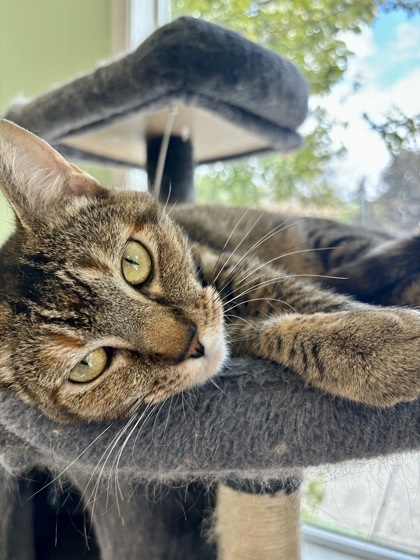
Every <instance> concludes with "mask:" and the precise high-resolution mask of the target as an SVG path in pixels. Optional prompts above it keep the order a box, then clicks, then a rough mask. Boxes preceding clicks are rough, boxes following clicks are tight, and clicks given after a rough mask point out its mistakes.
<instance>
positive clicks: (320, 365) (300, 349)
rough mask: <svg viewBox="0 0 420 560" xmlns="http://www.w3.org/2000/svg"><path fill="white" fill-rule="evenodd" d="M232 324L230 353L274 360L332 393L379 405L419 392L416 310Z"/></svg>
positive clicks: (419, 347) (365, 311)
mask: <svg viewBox="0 0 420 560" xmlns="http://www.w3.org/2000/svg"><path fill="white" fill-rule="evenodd" d="M235 326H236V328H234V329H232V331H231V332H232V334H231V336H232V338H233V340H234V344H233V347H234V350H235V353H242V352H247V353H250V354H253V355H255V356H258V357H261V358H266V359H269V360H273V361H276V362H278V363H280V364H282V365H283V366H286V367H289V368H290V369H292V370H293V371H294V372H295V373H297V374H298V375H299V376H300V377H301V378H303V379H304V380H305V381H306V382H308V383H310V384H311V385H313V386H315V387H318V388H320V389H322V390H323V391H326V392H328V393H330V394H332V395H336V396H340V397H343V398H347V399H350V400H352V401H356V402H362V403H366V404H368V405H372V406H379V407H383V406H391V405H393V404H395V403H397V402H400V401H409V400H413V399H415V398H417V397H419V396H420V313H419V312H416V311H411V310H407V309H398V308H384V309H379V308H365V309H356V310H352V311H339V312H334V313H314V314H312V315H301V314H293V313H290V314H286V315H278V316H273V317H272V318H270V319H268V320H263V321H261V320H257V321H255V320H252V319H251V320H247V323H244V322H242V321H238V323H237V324H236V325H235Z"/></svg>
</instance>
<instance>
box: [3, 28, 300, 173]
mask: <svg viewBox="0 0 420 560" xmlns="http://www.w3.org/2000/svg"><path fill="white" fill-rule="evenodd" d="M168 107H175V110H176V115H175V118H174V122H173V127H172V135H176V136H180V137H181V138H183V139H190V140H191V141H192V143H193V146H194V157H195V161H196V162H197V163H205V162H211V161H215V160H223V159H229V158H235V157H238V156H244V155H248V154H251V153H258V152H263V151H267V150H290V149H293V148H296V147H298V146H299V145H300V143H301V140H300V137H299V135H298V134H297V133H296V128H297V127H298V126H299V125H300V124H301V123H302V122H303V120H304V119H305V117H306V112H307V88H306V84H305V81H304V80H303V78H302V76H301V74H300V73H299V71H298V70H297V69H296V68H295V66H293V64H291V63H290V62H288V61H287V60H285V59H283V58H281V57H280V56H278V55H277V54H275V53H274V52H271V51H269V50H267V49H265V48H263V47H261V46H259V45H257V44H255V43H253V42H251V41H248V40H247V39H245V38H243V37H241V36H240V35H238V34H237V33H234V32H232V31H229V30H226V29H223V28H221V27H219V26H217V25H214V24H211V23H208V22H205V21H202V20H198V19H194V18H189V17H184V18H180V19H178V20H176V21H174V22H172V23H170V24H168V25H166V26H164V27H162V28H160V29H158V30H157V31H156V32H155V33H153V35H151V36H150V37H149V38H148V39H147V40H146V41H145V42H144V43H142V44H141V45H140V46H139V47H138V48H137V49H136V50H135V51H134V52H132V53H130V54H128V55H126V56H124V57H123V58H120V59H119V60H117V61H115V62H112V63H110V64H107V65H103V66H100V67H99V68H98V69H96V70H95V71H94V72H92V73H90V74H87V75H84V76H82V77H80V78H77V79H75V80H73V81H71V82H69V83H67V84H65V85H62V86H59V87H57V88H55V89H53V90H51V91H49V92H47V93H45V94H43V95H41V96H39V97H36V98H34V99H32V100H30V101H27V102H22V103H16V104H15V105H13V106H12V107H10V109H9V110H8V112H7V113H6V115H5V118H7V119H10V120H11V121H14V122H16V123H17V124H19V125H21V126H23V127H24V128H27V129H29V130H31V131H32V132H35V133H36V134H38V135H39V136H41V137H42V138H44V139H45V140H47V141H48V142H50V143H51V144H53V145H54V146H55V147H58V149H60V150H61V151H62V152H64V153H66V155H68V156H70V157H76V158H78V159H90V160H94V161H100V162H103V163H110V164H120V165H126V166H131V167H145V166H146V151H147V150H146V143H147V139H149V138H153V137H157V136H161V135H162V134H163V131H164V129H165V126H166V122H167V120H168V119H167V116H168Z"/></svg>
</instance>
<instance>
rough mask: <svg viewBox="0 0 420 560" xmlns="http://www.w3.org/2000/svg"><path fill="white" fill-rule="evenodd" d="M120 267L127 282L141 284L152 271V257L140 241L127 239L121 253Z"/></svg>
mask: <svg viewBox="0 0 420 560" xmlns="http://www.w3.org/2000/svg"><path fill="white" fill-rule="evenodd" d="M121 267H122V273H123V276H124V278H125V279H126V281H127V282H128V283H129V284H133V285H138V284H143V283H144V282H146V280H147V279H148V278H149V276H150V274H151V273H152V259H151V258H150V254H149V252H148V251H147V249H146V248H145V247H144V246H143V245H142V244H141V243H138V242H137V241H129V242H128V243H127V245H126V246H125V248H124V252H123V254H122V259H121Z"/></svg>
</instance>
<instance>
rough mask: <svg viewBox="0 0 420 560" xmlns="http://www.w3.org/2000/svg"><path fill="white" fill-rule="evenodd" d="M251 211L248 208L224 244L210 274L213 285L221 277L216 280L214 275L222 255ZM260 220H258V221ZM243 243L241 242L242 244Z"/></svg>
mask: <svg viewBox="0 0 420 560" xmlns="http://www.w3.org/2000/svg"><path fill="white" fill-rule="evenodd" d="M249 210H250V209H249V208H247V209H246V210H245V212H244V213H243V214H242V216H241V217H240V218H239V220H238V221H237V222H236V225H235V227H234V228H233V229H232V231H231V232H230V234H229V236H228V238H227V239H226V241H225V243H224V245H223V247H222V249H221V250H220V253H219V256H218V258H217V261H216V264H215V265H214V267H213V270H212V271H211V273H210V278H212V282H213V283H214V282H216V280H217V278H218V277H219V276H217V277H216V278H214V279H213V274H214V273H215V271H216V269H217V266H218V264H219V262H220V259H221V256H222V254H223V251H224V250H225V249H226V247H227V244H228V243H229V241H230V240H231V238H232V235H233V234H234V233H235V231H236V230H237V229H238V227H239V225H240V223H241V222H242V220H243V219H244V218H245V216H246V215H247V214H248V212H249ZM260 218H261V215H260V216H259V218H258V220H259V219H260ZM258 220H257V221H258ZM256 223H257V222H255V223H254V226H255V224H256ZM249 231H251V230H249ZM249 231H248V233H247V234H246V235H245V236H244V237H243V238H242V241H243V240H244V239H245V237H246V236H247V235H248V234H249ZM242 241H241V243H242ZM237 248H238V246H236V248H235V249H234V251H233V252H235V251H236V249H237ZM219 274H220V272H219Z"/></svg>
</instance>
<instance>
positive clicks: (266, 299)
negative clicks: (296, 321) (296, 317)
mask: <svg viewBox="0 0 420 560" xmlns="http://www.w3.org/2000/svg"><path fill="white" fill-rule="evenodd" d="M254 301H268V302H273V301H276V302H278V303H281V304H282V305H285V306H286V307H288V308H289V309H291V310H292V311H293V312H294V313H298V312H297V311H296V309H295V308H294V307H293V305H291V304H290V303H287V301H284V300H282V299H279V298H274V297H262V298H250V299H247V300H245V301H240V302H239V303H236V304H235V305H233V306H232V307H230V308H229V311H232V309H236V307H239V306H240V305H243V304H245V303H253V302H254ZM272 307H273V309H275V308H274V305H273V306H272Z"/></svg>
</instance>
